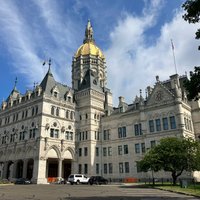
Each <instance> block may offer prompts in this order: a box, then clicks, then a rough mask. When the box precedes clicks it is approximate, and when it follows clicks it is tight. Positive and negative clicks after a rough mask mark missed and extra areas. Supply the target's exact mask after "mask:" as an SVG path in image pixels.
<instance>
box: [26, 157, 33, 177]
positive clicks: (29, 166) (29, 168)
mask: <svg viewBox="0 0 200 200" xmlns="http://www.w3.org/2000/svg"><path fill="white" fill-rule="evenodd" d="M33 165H34V160H33V159H30V160H29V161H28V163H27V178H28V179H29V180H30V179H32V177H33Z"/></svg>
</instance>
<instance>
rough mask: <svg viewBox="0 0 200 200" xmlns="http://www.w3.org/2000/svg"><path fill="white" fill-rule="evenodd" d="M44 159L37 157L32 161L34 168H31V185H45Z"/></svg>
mask: <svg viewBox="0 0 200 200" xmlns="http://www.w3.org/2000/svg"><path fill="white" fill-rule="evenodd" d="M46 163H47V161H46V159H45V158H44V157H39V158H35V159H34V167H33V177H32V181H33V183H37V184H46V183H47V178H46Z"/></svg>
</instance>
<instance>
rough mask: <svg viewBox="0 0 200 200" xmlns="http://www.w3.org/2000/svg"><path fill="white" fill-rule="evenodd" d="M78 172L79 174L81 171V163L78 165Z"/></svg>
mask: <svg viewBox="0 0 200 200" xmlns="http://www.w3.org/2000/svg"><path fill="white" fill-rule="evenodd" d="M78 173H79V174H81V173H82V165H81V164H79V165H78Z"/></svg>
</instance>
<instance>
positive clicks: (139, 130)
mask: <svg viewBox="0 0 200 200" xmlns="http://www.w3.org/2000/svg"><path fill="white" fill-rule="evenodd" d="M134 130H135V136H139V135H142V124H141V123H139V124H135V125H134Z"/></svg>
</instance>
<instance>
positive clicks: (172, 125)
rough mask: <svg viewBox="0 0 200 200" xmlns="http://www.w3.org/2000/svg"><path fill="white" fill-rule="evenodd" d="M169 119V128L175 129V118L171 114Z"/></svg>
mask: <svg viewBox="0 0 200 200" xmlns="http://www.w3.org/2000/svg"><path fill="white" fill-rule="evenodd" d="M169 121H170V128H171V129H176V120H175V117H174V116H171V117H170V118H169Z"/></svg>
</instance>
